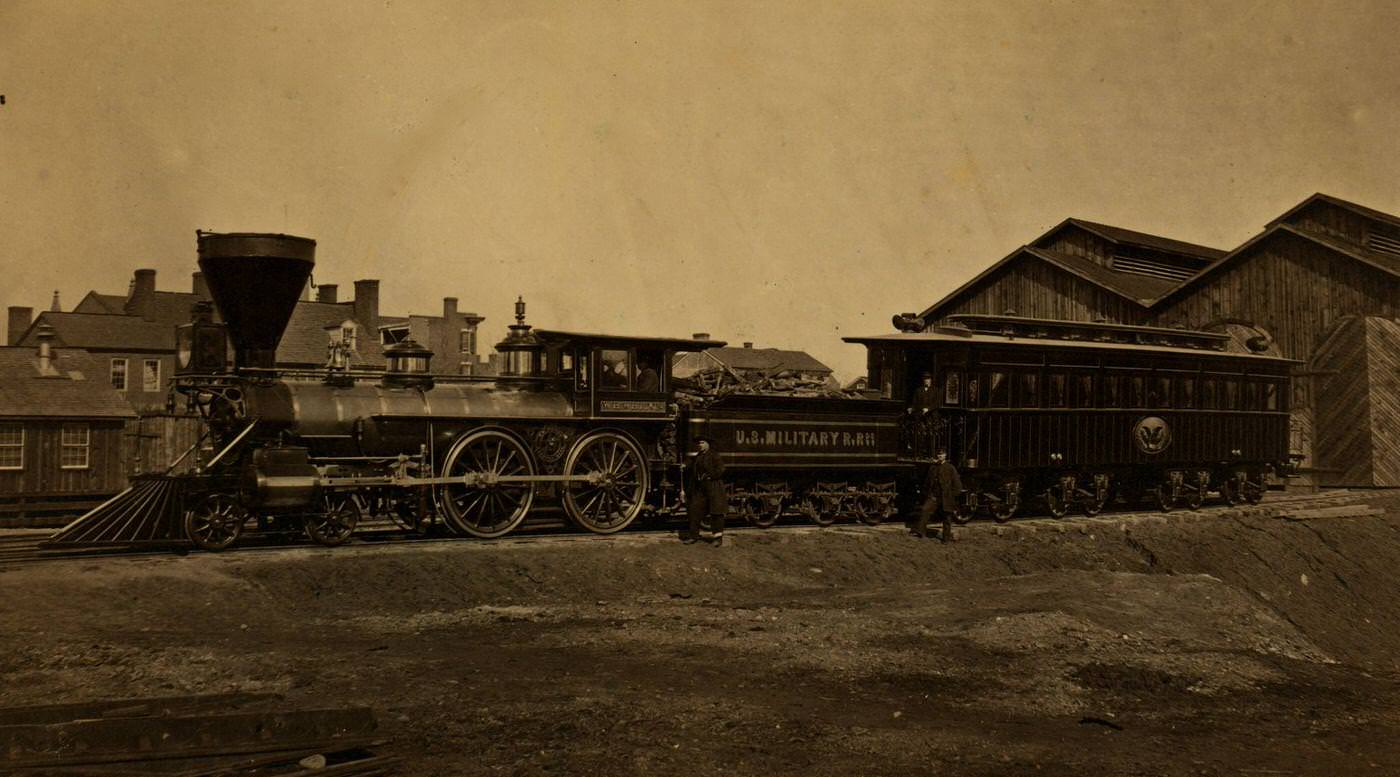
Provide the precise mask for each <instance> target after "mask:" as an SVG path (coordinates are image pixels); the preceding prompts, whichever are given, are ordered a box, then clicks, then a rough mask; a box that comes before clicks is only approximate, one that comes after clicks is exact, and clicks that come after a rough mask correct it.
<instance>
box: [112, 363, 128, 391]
mask: <svg viewBox="0 0 1400 777" xmlns="http://www.w3.org/2000/svg"><path fill="white" fill-rule="evenodd" d="M112 388H114V389H116V390H117V391H126V359H113V360H112Z"/></svg>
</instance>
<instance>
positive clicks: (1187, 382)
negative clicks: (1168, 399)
mask: <svg viewBox="0 0 1400 777" xmlns="http://www.w3.org/2000/svg"><path fill="white" fill-rule="evenodd" d="M1176 402H1177V406H1178V407H1185V408H1192V407H1195V406H1196V379H1195V378H1177V379H1176Z"/></svg>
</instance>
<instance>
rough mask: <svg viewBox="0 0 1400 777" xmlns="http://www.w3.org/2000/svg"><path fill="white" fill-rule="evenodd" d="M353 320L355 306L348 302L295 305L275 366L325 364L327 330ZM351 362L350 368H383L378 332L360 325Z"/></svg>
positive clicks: (382, 354) (381, 348) (300, 303)
mask: <svg viewBox="0 0 1400 777" xmlns="http://www.w3.org/2000/svg"><path fill="white" fill-rule="evenodd" d="M354 318H355V306H354V305H353V304H352V303H349V302H298V303H297V306H296V308H295V309H294V310H293V311H292V319H291V321H290V322H288V324H287V331H286V332H284V333H283V334H282V342H280V343H278V345H277V363H278V364H295V365H311V366H318V367H319V366H320V365H323V364H325V363H326V346H327V345H328V344H329V342H330V339H329V338H328V337H327V335H326V329H327V328H329V327H333V326H340V325H341V324H343V323H344V322H345V321H347V320H353V319H354ZM356 347H357V348H358V353H357V354H356V355H355V357H354V358H353V359H352V360H351V366H353V367H383V366H384V350H383V347H382V346H381V345H380V343H379V332H378V331H374V330H370V329H368V328H367V327H365V326H363V325H361V326H360V332H359V337H358V338H357V342H356Z"/></svg>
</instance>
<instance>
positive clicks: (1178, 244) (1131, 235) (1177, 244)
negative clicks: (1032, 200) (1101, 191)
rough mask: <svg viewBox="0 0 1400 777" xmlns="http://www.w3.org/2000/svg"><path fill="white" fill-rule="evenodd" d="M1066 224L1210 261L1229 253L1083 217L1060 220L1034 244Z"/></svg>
mask: <svg viewBox="0 0 1400 777" xmlns="http://www.w3.org/2000/svg"><path fill="white" fill-rule="evenodd" d="M1068 224H1073V225H1074V226H1077V227H1080V228H1082V229H1086V230H1088V231H1090V232H1093V233H1094V234H1096V235H1098V236H1099V237H1102V238H1104V239H1105V240H1111V241H1113V242H1115V243H1122V244H1126V245H1135V246H1142V247H1143V248H1151V249H1153V250H1155V251H1165V252H1167V253H1170V254H1185V255H1186V256H1194V257H1197V258H1200V259H1209V260H1211V261H1214V260H1216V259H1219V258H1220V257H1222V256H1224V255H1225V254H1227V253H1229V252H1228V251H1222V250H1221V249H1219V248H1211V247H1210V246H1203V245H1197V244H1195V243H1187V242H1185V241H1182V240H1173V239H1171V238H1169V237H1162V236H1160V235H1149V234H1147V233H1146V232H1136V231H1134V230H1131V229H1124V228H1122V227H1115V226H1112V225H1110V224H1099V223H1098V222H1094V221H1085V220H1084V219H1076V218H1068V219H1065V220H1064V221H1062V222H1060V224H1059V225H1058V226H1056V227H1055V228H1053V229H1051V230H1050V231H1049V232H1046V233H1045V234H1044V235H1041V236H1040V237H1039V238H1036V240H1035V244H1037V245H1038V244H1040V243H1041V242H1043V241H1046V240H1047V239H1048V238H1050V236H1052V235H1054V234H1055V233H1056V232H1058V231H1060V229H1062V228H1063V227H1064V226H1066V225H1068Z"/></svg>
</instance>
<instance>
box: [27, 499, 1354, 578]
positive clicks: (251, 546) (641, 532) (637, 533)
mask: <svg viewBox="0 0 1400 777" xmlns="http://www.w3.org/2000/svg"><path fill="white" fill-rule="evenodd" d="M1374 496H1375V494H1373V493H1368V492H1358V491H1328V492H1324V493H1318V494H1277V495H1270V496H1269V497H1267V498H1266V499H1265V500H1264V501H1263V502H1261V503H1259V504H1257V505H1224V504H1220V505H1212V506H1209V507H1202V508H1201V509H1199V510H1174V511H1172V512H1171V513H1165V514H1164V513H1162V512H1160V511H1158V510H1155V509H1149V508H1145V507H1144V508H1134V509H1122V510H1112V511H1110V510H1105V511H1104V512H1103V513H1100V514H1099V515H1096V516H1092V517H1086V516H1066V517H1064V518H1051V517H1040V516H1028V517H1025V518H1016V519H1013V520H1011V521H1009V522H1007V523H996V522H994V521H992V519H990V518H975V519H973V520H972V521H970V522H969V523H968V524H967V525H966V526H965V527H964V530H966V529H967V528H968V527H972V528H975V529H978V530H980V529H981V528H983V527H985V528H988V529H991V530H994V531H996V532H998V533H1002V532H1005V531H1010V530H1017V529H1020V530H1030V531H1067V530H1068V527H1070V526H1086V527H1087V526H1095V525H1101V524H1116V523H1121V522H1123V521H1124V520H1133V519H1135V518H1156V519H1160V520H1190V519H1192V518H1202V517H1209V516H1212V515H1222V514H1226V513H1232V512H1233V513H1237V514H1244V515H1260V516H1283V515H1291V514H1294V513H1299V512H1308V513H1317V514H1319V515H1325V514H1326V513H1327V511H1328V510H1333V511H1336V510H1337V509H1340V508H1345V507H1347V506H1349V505H1356V504H1358V503H1360V502H1364V501H1366V500H1367V499H1371V498H1373V497H1374ZM1343 512H1345V511H1343ZM680 528H682V523H681V522H680V521H679V520H671V521H669V522H668V523H667V524H666V525H661V526H658V525H655V524H648V525H643V526H635V527H632V528H629V529H627V530H626V531H624V532H621V533H619V534H615V535H608V536H607V537H606V538H605V537H600V536H599V535H597V534H594V533H592V532H588V531H584V530H580V529H574V528H572V527H556V526H535V527H529V526H528V525H527V528H526V529H525V530H523V531H520V532H515V533H512V534H511V535H509V536H506V537H502V538H499V539H494V540H478V539H475V538H472V537H456V536H433V535H429V536H424V535H419V534H414V533H411V532H408V531H405V530H404V529H402V528H400V527H398V526H396V525H394V524H393V523H391V522H389V521H384V522H382V523H381V522H374V523H371V524H368V525H367V526H365V527H363V528H361V530H360V531H358V532H357V533H356V535H355V538H354V540H353V541H352V542H351V543H350V544H348V545H345V546H342V547H338V548H324V547H321V546H319V545H315V544H312V543H311V542H309V541H308V540H307V539H306V537H305V535H304V534H301V533H300V532H295V533H291V532H289V533H284V534H263V535H256V534H255V535H245V538H244V542H243V543H242V544H240V545H239V546H238V547H236V548H232V549H229V550H225V551H221V553H224V554H228V553H238V554H258V553H267V552H279V551H286V550H293V549H303V550H307V551H319V552H323V553H345V552H354V551H356V550H357V549H369V548H376V547H388V546H406V545H420V546H421V545H442V544H449V543H463V542H489V543H492V544H505V545H520V544H536V543H542V542H545V543H554V542H560V541H582V540H587V541H590V542H597V541H604V540H605V539H616V538H627V537H637V538H641V537H647V536H655V535H674V534H675V533H676V532H677V531H678V530H679V529H680ZM726 530H727V531H733V532H735V533H737V534H740V535H742V534H751V533H755V534H756V533H761V532H772V531H784V532H811V531H851V530H856V531H860V532H867V531H899V530H903V524H902V522H899V521H889V522H886V523H884V524H881V525H878V526H867V525H865V524H861V523H854V522H842V523H838V524H835V525H833V526H828V527H820V526H815V525H813V524H811V523H808V522H805V521H802V520H801V519H793V520H789V521H787V522H784V523H780V524H778V525H777V526H774V527H772V528H768V529H760V528H756V527H750V526H746V525H743V524H731V527H730V528H727V529H726ZM48 536H49V534H48V533H47V532H45V533H42V534H40V533H35V532H25V533H24V534H20V535H9V536H4V535H0V568H4V567H10V566H21V565H27V564H35V563H44V562H59V561H81V560H95V559H108V558H137V557H143V556H172V555H188V554H190V553H202V552H203V551H198V550H195V549H193V548H139V549H131V548H120V547H93V548H49V549H46V548H41V547H40V543H41V542H42V541H43V540H44V539H46V538H47V537H48Z"/></svg>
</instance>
